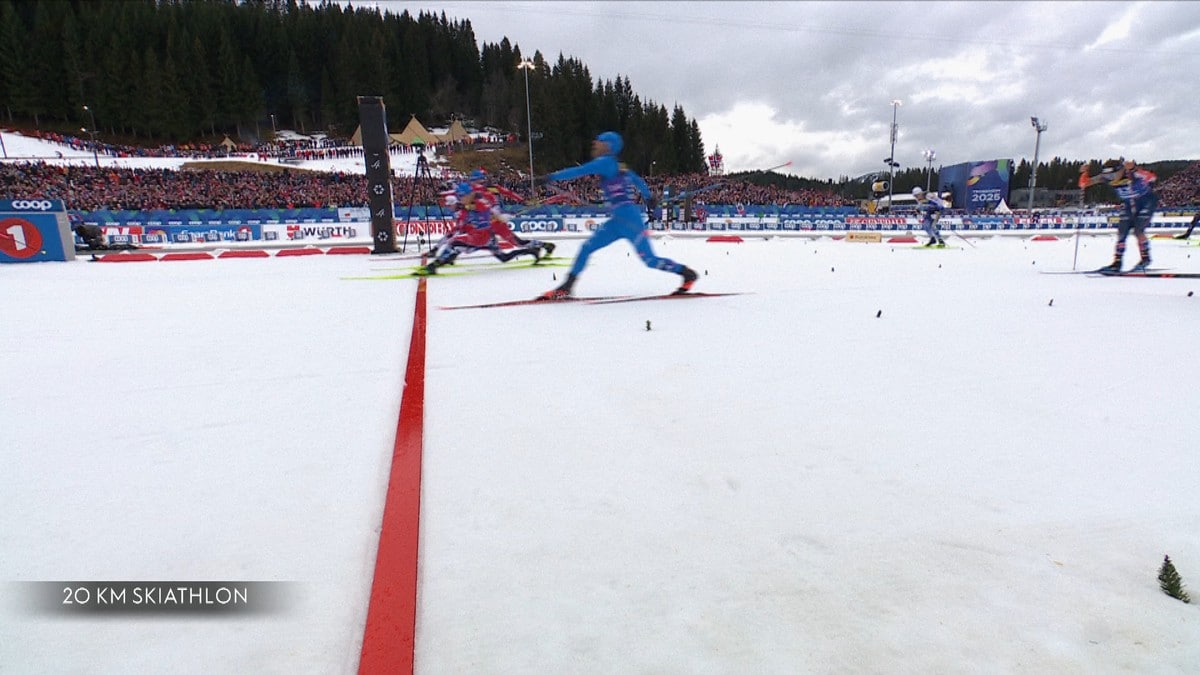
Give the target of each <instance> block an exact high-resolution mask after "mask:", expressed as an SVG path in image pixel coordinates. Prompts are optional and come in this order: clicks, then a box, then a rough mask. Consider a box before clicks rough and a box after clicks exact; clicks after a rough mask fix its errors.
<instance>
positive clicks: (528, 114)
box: [517, 59, 537, 199]
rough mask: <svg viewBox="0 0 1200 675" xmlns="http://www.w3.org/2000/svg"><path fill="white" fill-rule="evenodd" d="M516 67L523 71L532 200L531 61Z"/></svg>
mask: <svg viewBox="0 0 1200 675" xmlns="http://www.w3.org/2000/svg"><path fill="white" fill-rule="evenodd" d="M517 67H518V68H520V69H521V70H524V71H525V128H526V133H527V134H528V135H529V138H528V141H529V198H530V199H534V198H535V197H536V196H537V192H536V188H535V187H534V185H533V110H532V107H531V106H530V105H529V71H531V70H533V68H534V65H533V61H530V60H529V59H524V60H522V61H521V63H519V64H518V65H517Z"/></svg>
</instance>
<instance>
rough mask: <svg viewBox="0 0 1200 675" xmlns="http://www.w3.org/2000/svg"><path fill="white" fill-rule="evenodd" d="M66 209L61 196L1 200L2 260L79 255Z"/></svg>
mask: <svg viewBox="0 0 1200 675" xmlns="http://www.w3.org/2000/svg"><path fill="white" fill-rule="evenodd" d="M68 242H72V244H73V242H74V237H73V236H72V234H71V230H70V227H69V226H68V224H67V214H66V210H65V209H64V208H63V203H62V202H61V201H59V200H57V199H8V200H0V263H27V262H47V261H52V260H58V261H65V260H71V259H74V257H75V247H74V246H73V245H72V246H71V247H70V248H69V249H68V248H67V245H68V244H67V243H68Z"/></svg>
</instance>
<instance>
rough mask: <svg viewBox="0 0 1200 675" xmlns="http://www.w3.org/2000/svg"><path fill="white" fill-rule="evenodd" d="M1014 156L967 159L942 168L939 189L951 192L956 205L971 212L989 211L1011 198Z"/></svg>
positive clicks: (955, 206)
mask: <svg viewBox="0 0 1200 675" xmlns="http://www.w3.org/2000/svg"><path fill="white" fill-rule="evenodd" d="M1012 172H1013V163H1012V160H1011V159H992V160H988V161H985V162H964V163H962V164H955V165H952V166H946V167H942V169H941V170H940V171H939V172H938V191H939V192H949V193H951V196H950V200H951V203H952V205H953V206H954V208H957V209H966V210H967V212H975V211H988V210H991V209H993V208H995V207H996V205H997V204H999V203H1000V202H1001V201H1002V200H1003V201H1005V202H1007V201H1008V191H1009V182H1010V181H1011V179H1012Z"/></svg>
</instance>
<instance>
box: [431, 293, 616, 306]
mask: <svg viewBox="0 0 1200 675" xmlns="http://www.w3.org/2000/svg"><path fill="white" fill-rule="evenodd" d="M628 297H633V296H629V295H601V296H596V297H583V298H579V297H575V296H571V297H566V298H561V299H558V300H547V299H546V298H532V299H530V300H508V301H505V302H487V303H484V304H482V305H450V306H448V307H447V306H443V307H438V309H487V308H489V307H520V306H521V305H561V304H565V303H579V302H612V301H614V300H620V299H621V298H628Z"/></svg>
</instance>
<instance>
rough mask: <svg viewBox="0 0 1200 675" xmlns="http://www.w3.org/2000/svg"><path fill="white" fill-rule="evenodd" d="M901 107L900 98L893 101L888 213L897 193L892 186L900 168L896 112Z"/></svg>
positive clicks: (888, 159) (888, 162)
mask: <svg viewBox="0 0 1200 675" xmlns="http://www.w3.org/2000/svg"><path fill="white" fill-rule="evenodd" d="M901 105H903V104H902V103H901V101H900V99H898V98H894V99H892V154H890V155H888V158H887V165H888V213H891V212H892V195H893V193H894V191H895V190H894V188H893V186H892V183H894V182H895V178H896V167H898V166H900V165H899V164H897V163H896V131H897V129H898V128H899V127H898V126H897V125H896V111H897V110H898V109H899V108H900V106H901Z"/></svg>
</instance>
